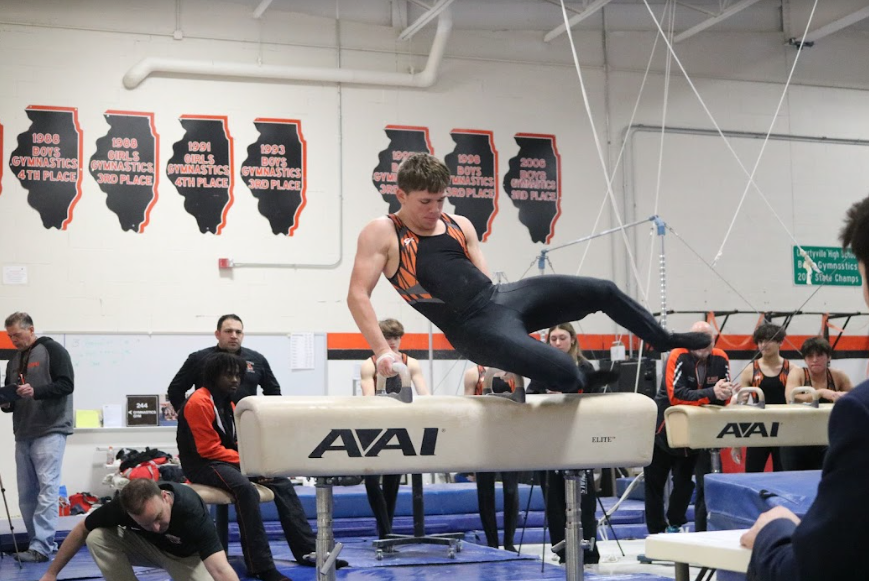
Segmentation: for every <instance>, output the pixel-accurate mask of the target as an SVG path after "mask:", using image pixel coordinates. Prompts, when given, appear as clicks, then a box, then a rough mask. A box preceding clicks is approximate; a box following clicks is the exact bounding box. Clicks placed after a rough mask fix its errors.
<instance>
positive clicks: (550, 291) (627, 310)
mask: <svg viewBox="0 0 869 581" xmlns="http://www.w3.org/2000/svg"><path fill="white" fill-rule="evenodd" d="M492 301H493V302H495V303H496V304H499V305H502V306H505V307H507V308H509V309H511V310H515V311H516V312H518V313H520V316H521V317H522V319H523V321H524V322H525V325H526V327H527V328H528V329H529V330H537V329H544V328H548V327H551V326H553V325H558V324H560V323H563V322H565V321H578V320H580V319H582V318H584V317H585V316H586V315H589V314H591V313H596V312H603V313H604V314H605V315H607V316H608V317H609V318H610V319H612V320H613V321H615V322H616V323H618V324H619V325H621V326H622V327H624V328H625V329H627V330H628V331H630V332H631V333H633V334H635V335H637V336H638V337H639V338H640V339H642V340H643V341H645V342H646V343H649V344H650V345H654V346H655V348H656V349H658V350H659V351H662V352H663V351H669V350H670V349H675V348H677V347H685V348H686V349H702V348H704V347H707V346H708V345H709V336H708V335H707V334H705V333H670V332H669V331H667V329H665V328H664V327H662V326H661V325H660V324H659V323H658V321H656V320H655V317H653V316H652V314H651V313H650V312H649V311H647V310H646V309H644V308H643V307H642V305H640V304H639V303H638V302H637V301H635V300H634V299H632V298H631V297H629V296H628V295H626V294H625V293H623V292H622V291H621V290H620V289H619V288H618V287H617V286H616V285H615V283H613V282H612V281H609V280H604V279H599V278H591V277H585V276H562V275H545V276H535V277H530V278H526V279H523V280H520V281H518V282H514V283H507V284H502V285H498V286H497V287H496V289H495V293H494V295H493V297H492Z"/></svg>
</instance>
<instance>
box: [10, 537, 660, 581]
mask: <svg viewBox="0 0 869 581" xmlns="http://www.w3.org/2000/svg"><path fill="white" fill-rule="evenodd" d="M271 547H272V552H273V554H274V557H275V565H276V566H277V568H278V569H279V570H280V571H281V572H282V573H284V574H285V575H287V576H289V577H290V578H292V579H293V580H294V581H315V580H316V571H315V569H314V568H312V567H302V566H300V565H298V564H296V563H295V562H294V561H292V556H291V554H290V551H289V549H288V548H287V546H286V543H271ZM398 550H399V552H398V553H396V554H395V555H390V556H387V558H385V559H383V560H382V561H377V560H376V559H375V558H374V550H373V548H372V547H371V544H370V541H369V540H367V539H354V540H349V541H348V542H347V543H345V548H344V551H343V552H342V554H341V556H342V558H345V559H346V560H347V561H349V562H350V565H351V566H350V567H346V568H344V569H341V570H339V571H338V572H337V575H336V577H337V578H338V579H340V580H346V581H441V580H443V579H445V578H453V579H461V580H463V581H478V580H479V581H484V580H485V581H490V580H491V579H498V580H499V581H530V580H532V579H557V580H562V579H565V577H566V573H565V570H564V569H563V568H562V567H558V566H556V565H551V564H548V563H545V564H544V563H541V562H540V561H539V560H537V559H535V558H533V557H528V556H519V555H516V554H514V553H509V552H507V551H500V550H497V549H490V548H488V547H481V546H478V545H474V544H471V543H465V544H464V547H463V550H462V551H461V552H459V553H457V555H456V558H455V559H450V558H449V557H447V556H446V550H445V547H438V546H434V545H416V546H407V547H399V548H398ZM230 555H231V556H230V563H231V564H232V566H233V568H234V569H235V570H236V571H237V572H238V574H239V578H240V579H242V580H243V581H247V580H249V579H250V581H255V580H254V579H251V578H249V577H247V576H246V574H245V569H244V565H243V563H242V559H241V556H240V555H241V549H240V547H239V546H238V545H237V544H233V545H231V546H230ZM47 568H48V563H40V564H25V565H24V566H23V568H22V569H19V568H18V565H17V563H16V562H15V560H14V559H11V558H8V557H7V558H4V559H3V560H2V561H0V579H3V581H35V580H37V579H39V578H40V577H41V576H42V575H43V573H45V570H46V569H47ZM136 576H137V577H138V578H139V581H165V580H166V579H167V575H166V572H165V571H162V570H160V569H146V568H137V569H136ZM585 578H586V579H588V580H589V581H595V580H598V579H601V580H603V579H607V580H611V581H668V578H667V577H660V576H657V575H649V574H627V575H606V576H602V575H596V574H593V573H586V575H585ZM59 579H60V580H61V581H73V580H76V581H97V580H98V579H102V577H101V575H100V571H99V569H98V568H97V566H96V564H95V563H94V562H93V560H92V559H91V557H90V555H89V554H88V553H87V549H82V550H81V551H80V552H79V553H78V554H76V555H75V557H73V559H72V561H70V563H69V564H68V565H67V566H66V567H65V568H64V570H63V571H62V572H61V574H60V577H59Z"/></svg>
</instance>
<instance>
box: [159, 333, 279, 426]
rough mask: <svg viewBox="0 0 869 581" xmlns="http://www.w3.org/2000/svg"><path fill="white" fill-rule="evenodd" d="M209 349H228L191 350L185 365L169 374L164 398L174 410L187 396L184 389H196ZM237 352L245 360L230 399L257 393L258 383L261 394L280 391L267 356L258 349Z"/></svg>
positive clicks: (217, 350) (216, 349)
mask: <svg viewBox="0 0 869 581" xmlns="http://www.w3.org/2000/svg"><path fill="white" fill-rule="evenodd" d="M212 353H230V352H229V351H225V350H223V349H221V348H220V347H218V346H217V345H215V346H213V347H207V348H205V349H201V350H199V351H194V352H193V353H191V354H190V355H189V356H188V357H187V359H186V360H185V361H184V365H182V366H181V369H179V370H178V373H176V374H175V377H174V378H172V381H171V382H170V383H169V389H168V390H167V395H168V397H167V399H168V400H169V403H171V404H172V407H173V408H175V410H176V411H177V410H180V409H181V406H182V405H184V400H185V398H186V397H187V392H188V391H189V390H190V389H196V388H198V387H200V386H201V385H202V362H203V361H205V358H206V357H208V356H209V355H211V354H212ZM234 355H238V356H239V357H241V358H242V359H244V361H245V362H246V363H247V365H246V368H245V370H244V373H243V374H242V376H241V383H240V384H239V386H238V389H237V390H235V393H234V394H233V395H232V401H233V402H235V403H238V402H239V400H241V398H243V397H247V396H249V395H256V390H257V386H261V387H262V388H263V394H264V395H281V386H280V384H278V380H277V379H276V378H275V374H274V373H272V368H271V367H270V366H269V362H268V360H267V359H266V358H265V357H264V356H263V355H262V354H260V353H258V352H257V351H254V350H253V349H248V348H247V347H242V348H241V349H239V351H238V353H234Z"/></svg>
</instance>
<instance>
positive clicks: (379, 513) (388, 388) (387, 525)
mask: <svg viewBox="0 0 869 581" xmlns="http://www.w3.org/2000/svg"><path fill="white" fill-rule="evenodd" d="M371 361H373V362H374V365H375V368H376V367H377V358H376V357H374V356H372V357H371ZM401 362H402V363H404V364H405V365H407V353H401ZM383 389H384V391H385V392H386V393H399V392H400V391H401V377H399V376H398V375H393V376H392V377H387V378H386V385H385V386H384V388H383ZM381 479H382V480H383V488H381V487H380V481H381ZM400 484H401V474H384V475H383V476H366V477H365V494H366V495H367V496H368V504H369V506H371V512H373V513H374V520H375V521H377V534H378V535H379V536H380V538H381V539H385V538H386V537H387V536H388V535H390V534H392V519H393V517H394V516H395V502H396V500H397V499H398V487H399V486H400Z"/></svg>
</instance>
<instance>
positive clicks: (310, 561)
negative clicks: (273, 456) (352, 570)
mask: <svg viewBox="0 0 869 581" xmlns="http://www.w3.org/2000/svg"><path fill="white" fill-rule="evenodd" d="M245 368H246V363H245V361H244V360H243V359H241V358H239V357H238V356H236V355H233V354H231V353H213V354H211V355H208V356H207V357H206V358H205V361H204V362H203V365H202V381H203V386H202V387H200V388H199V389H197V390H196V391H195V392H193V394H192V395H191V396H190V397H189V398H188V400H187V402H186V403H185V404H184V406H183V407H182V408H181V411H180V413H179V414H178V436H177V440H178V455H179V457H180V459H181V467H182V468H183V469H184V474H185V475H186V476H187V478H189V479H190V481H191V482H194V483H197V484H205V485H207V486H213V487H214V488H219V489H221V490H225V491H226V492H228V493H229V494H230V495H231V496H232V497H233V499H234V502H235V512H236V515H237V517H238V525H239V526H238V529H239V534H240V535H241V550H242V553H244V562H245V566H246V567H247V570H248V574H249V575H250V576H252V577H258V578H260V579H263V580H264V581H274V580H281V579H285V577H284V575H282V574H281V573H279V572H278V571H277V569H275V564H274V560H273V559H272V552H271V549H270V548H269V542H268V538H267V537H266V533H265V528H264V527H263V520H262V515H261V513H260V506H259V503H260V495H259V492H258V491H257V489H256V487H255V486H254V485H253V483H254V482H256V483H257V484H261V485H262V486H265V487H267V488H269V489H271V491H272V492H274V494H275V506H276V507H277V509H278V518H279V519H280V522H281V528H282V529H283V531H284V535H285V536H286V538H287V544H288V545H289V547H290V551H292V553H293V556H294V557H295V558H296V562H297V563H299V564H301V565H307V566H314V565H316V556H315V554H314V553H315V552H316V548H317V547H316V540H317V539H316V537H315V536H314V532H313V531H312V530H311V526H310V525H309V524H308V520H307V517H306V516H305V511H304V509H303V508H302V504H301V502H299V497H298V496H296V491H295V490H294V489H293V484H292V483H291V482H290V481H289V480H288V479H286V478H260V477H256V478H248V477H247V476H244V475H243V474H242V473H241V468H240V466H239V458H238V434H237V432H236V429H235V417H234V415H233V410H234V409H235V404H234V403H233V402H232V394H233V392H234V391H235V390H237V389H238V386H239V383H240V382H241V376H242V373H243V372H244V370H245ZM343 565H346V562H344V561H341V562H340V565H339V566H343Z"/></svg>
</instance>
